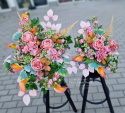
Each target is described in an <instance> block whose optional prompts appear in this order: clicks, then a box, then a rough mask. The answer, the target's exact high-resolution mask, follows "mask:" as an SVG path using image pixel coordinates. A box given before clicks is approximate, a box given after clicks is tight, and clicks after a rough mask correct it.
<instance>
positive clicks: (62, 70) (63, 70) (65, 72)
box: [58, 68, 68, 76]
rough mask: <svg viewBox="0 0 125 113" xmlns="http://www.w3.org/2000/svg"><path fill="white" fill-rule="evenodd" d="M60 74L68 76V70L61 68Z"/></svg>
mask: <svg viewBox="0 0 125 113" xmlns="http://www.w3.org/2000/svg"><path fill="white" fill-rule="evenodd" d="M58 74H59V75H61V76H66V75H68V71H67V70H65V69H63V68H60V69H59V70H58Z"/></svg>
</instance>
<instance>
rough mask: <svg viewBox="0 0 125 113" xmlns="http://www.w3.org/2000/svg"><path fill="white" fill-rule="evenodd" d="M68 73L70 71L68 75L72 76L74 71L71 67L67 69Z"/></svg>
mask: <svg viewBox="0 0 125 113" xmlns="http://www.w3.org/2000/svg"><path fill="white" fill-rule="evenodd" d="M67 71H68V73H69V74H70V75H71V74H72V71H73V70H72V68H71V67H67Z"/></svg>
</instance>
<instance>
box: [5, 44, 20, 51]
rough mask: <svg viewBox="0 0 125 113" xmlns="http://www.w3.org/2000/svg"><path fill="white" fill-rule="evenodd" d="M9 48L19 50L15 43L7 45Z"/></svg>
mask: <svg viewBox="0 0 125 113" xmlns="http://www.w3.org/2000/svg"><path fill="white" fill-rule="evenodd" d="M8 47H11V48H13V49H16V50H18V48H17V47H16V45H15V44H13V43H11V44H8V45H6V48H8Z"/></svg>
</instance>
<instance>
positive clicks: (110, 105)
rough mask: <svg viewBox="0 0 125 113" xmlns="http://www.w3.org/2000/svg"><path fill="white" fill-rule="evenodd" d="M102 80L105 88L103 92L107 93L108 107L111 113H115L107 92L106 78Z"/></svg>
mask: <svg viewBox="0 0 125 113" xmlns="http://www.w3.org/2000/svg"><path fill="white" fill-rule="evenodd" d="M100 80H101V83H102V87H103V90H104V93H105V96H106V100H107V102H108V105H109V109H110V112H111V113H114V110H113V107H112V103H111V100H110V97H109V94H108V92H107V88H106V83H105V80H104V78H102V77H100Z"/></svg>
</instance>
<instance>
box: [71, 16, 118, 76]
mask: <svg viewBox="0 0 125 113" xmlns="http://www.w3.org/2000/svg"><path fill="white" fill-rule="evenodd" d="M90 23H91V24H93V27H92V26H91V25H90ZM112 24H113V17H112V20H111V24H110V26H109V28H108V29H107V30H106V31H104V30H103V29H102V25H99V24H98V18H97V17H93V19H92V20H88V22H87V23H86V22H84V21H81V23H80V26H81V29H79V30H78V33H79V34H81V35H80V36H77V37H76V38H75V45H74V47H76V48H77V52H78V53H79V54H80V55H77V56H76V57H75V58H74V59H73V61H75V62H82V63H81V64H80V66H79V68H80V69H83V75H84V76H85V77H87V76H88V75H89V72H91V73H94V70H96V71H97V72H98V73H99V74H100V75H101V76H102V77H104V78H105V77H106V74H105V72H104V69H105V68H106V69H107V70H110V71H112V72H114V73H115V72H116V71H117V64H118V55H119V54H118V52H116V50H118V49H119V46H118V44H117V43H116V42H115V41H114V40H111V35H112Z"/></svg>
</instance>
